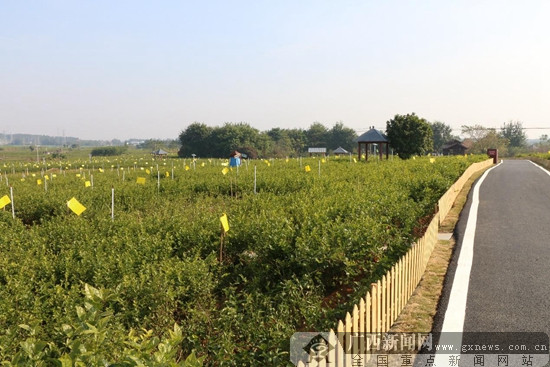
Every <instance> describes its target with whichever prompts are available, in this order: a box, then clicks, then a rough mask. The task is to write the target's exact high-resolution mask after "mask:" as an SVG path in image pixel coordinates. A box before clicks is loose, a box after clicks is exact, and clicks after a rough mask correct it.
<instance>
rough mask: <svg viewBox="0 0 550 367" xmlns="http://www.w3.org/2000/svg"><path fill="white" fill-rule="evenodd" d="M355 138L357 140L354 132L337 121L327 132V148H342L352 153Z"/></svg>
mask: <svg viewBox="0 0 550 367" xmlns="http://www.w3.org/2000/svg"><path fill="white" fill-rule="evenodd" d="M355 138H357V134H356V133H355V130H353V129H350V128H349V127H345V126H344V124H343V123H342V121H338V122H337V123H335V124H334V126H333V127H332V129H330V131H329V140H328V147H329V148H330V149H336V148H338V147H342V148H344V149H346V150H348V151H352V150H353V147H354V146H355Z"/></svg>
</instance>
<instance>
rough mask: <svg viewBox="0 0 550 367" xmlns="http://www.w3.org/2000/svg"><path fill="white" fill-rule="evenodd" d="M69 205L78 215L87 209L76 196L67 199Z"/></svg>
mask: <svg viewBox="0 0 550 367" xmlns="http://www.w3.org/2000/svg"><path fill="white" fill-rule="evenodd" d="M67 206H68V207H69V209H71V210H72V211H73V213H75V214H76V215H80V214H82V212H83V211H84V210H86V207H85V206H84V205H82V204H80V203H79V202H78V200H76V199H75V198H72V199H71V200H69V201H67Z"/></svg>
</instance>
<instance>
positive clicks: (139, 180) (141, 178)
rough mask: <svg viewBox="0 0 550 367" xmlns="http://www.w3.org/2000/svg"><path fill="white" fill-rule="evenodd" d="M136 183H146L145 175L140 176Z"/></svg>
mask: <svg viewBox="0 0 550 367" xmlns="http://www.w3.org/2000/svg"><path fill="white" fill-rule="evenodd" d="M136 183H138V184H140V185H145V177H138V178H137V180H136Z"/></svg>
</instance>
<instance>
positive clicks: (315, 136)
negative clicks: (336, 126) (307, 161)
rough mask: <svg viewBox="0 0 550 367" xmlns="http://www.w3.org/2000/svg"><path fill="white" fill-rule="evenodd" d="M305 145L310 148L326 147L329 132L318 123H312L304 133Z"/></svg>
mask: <svg viewBox="0 0 550 367" xmlns="http://www.w3.org/2000/svg"><path fill="white" fill-rule="evenodd" d="M306 137H307V144H308V146H310V147H326V146H327V142H328V137H329V131H328V129H327V128H326V127H325V125H323V124H321V123H320V122H314V123H313V124H311V126H310V127H309V129H308V130H307V131H306Z"/></svg>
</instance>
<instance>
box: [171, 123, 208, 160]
mask: <svg viewBox="0 0 550 367" xmlns="http://www.w3.org/2000/svg"><path fill="white" fill-rule="evenodd" d="M212 131H213V129H212V128H211V127H209V126H207V125H205V124H203V123H199V122H194V123H192V124H191V125H189V126H188V127H187V128H186V129H185V130H184V131H182V132H181V133H180V135H179V141H180V144H181V148H180V150H179V152H178V156H180V157H190V156H191V154H196V155H197V156H199V157H207V156H211V154H210V148H211V145H212V144H213V141H212V139H211V137H212Z"/></svg>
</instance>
